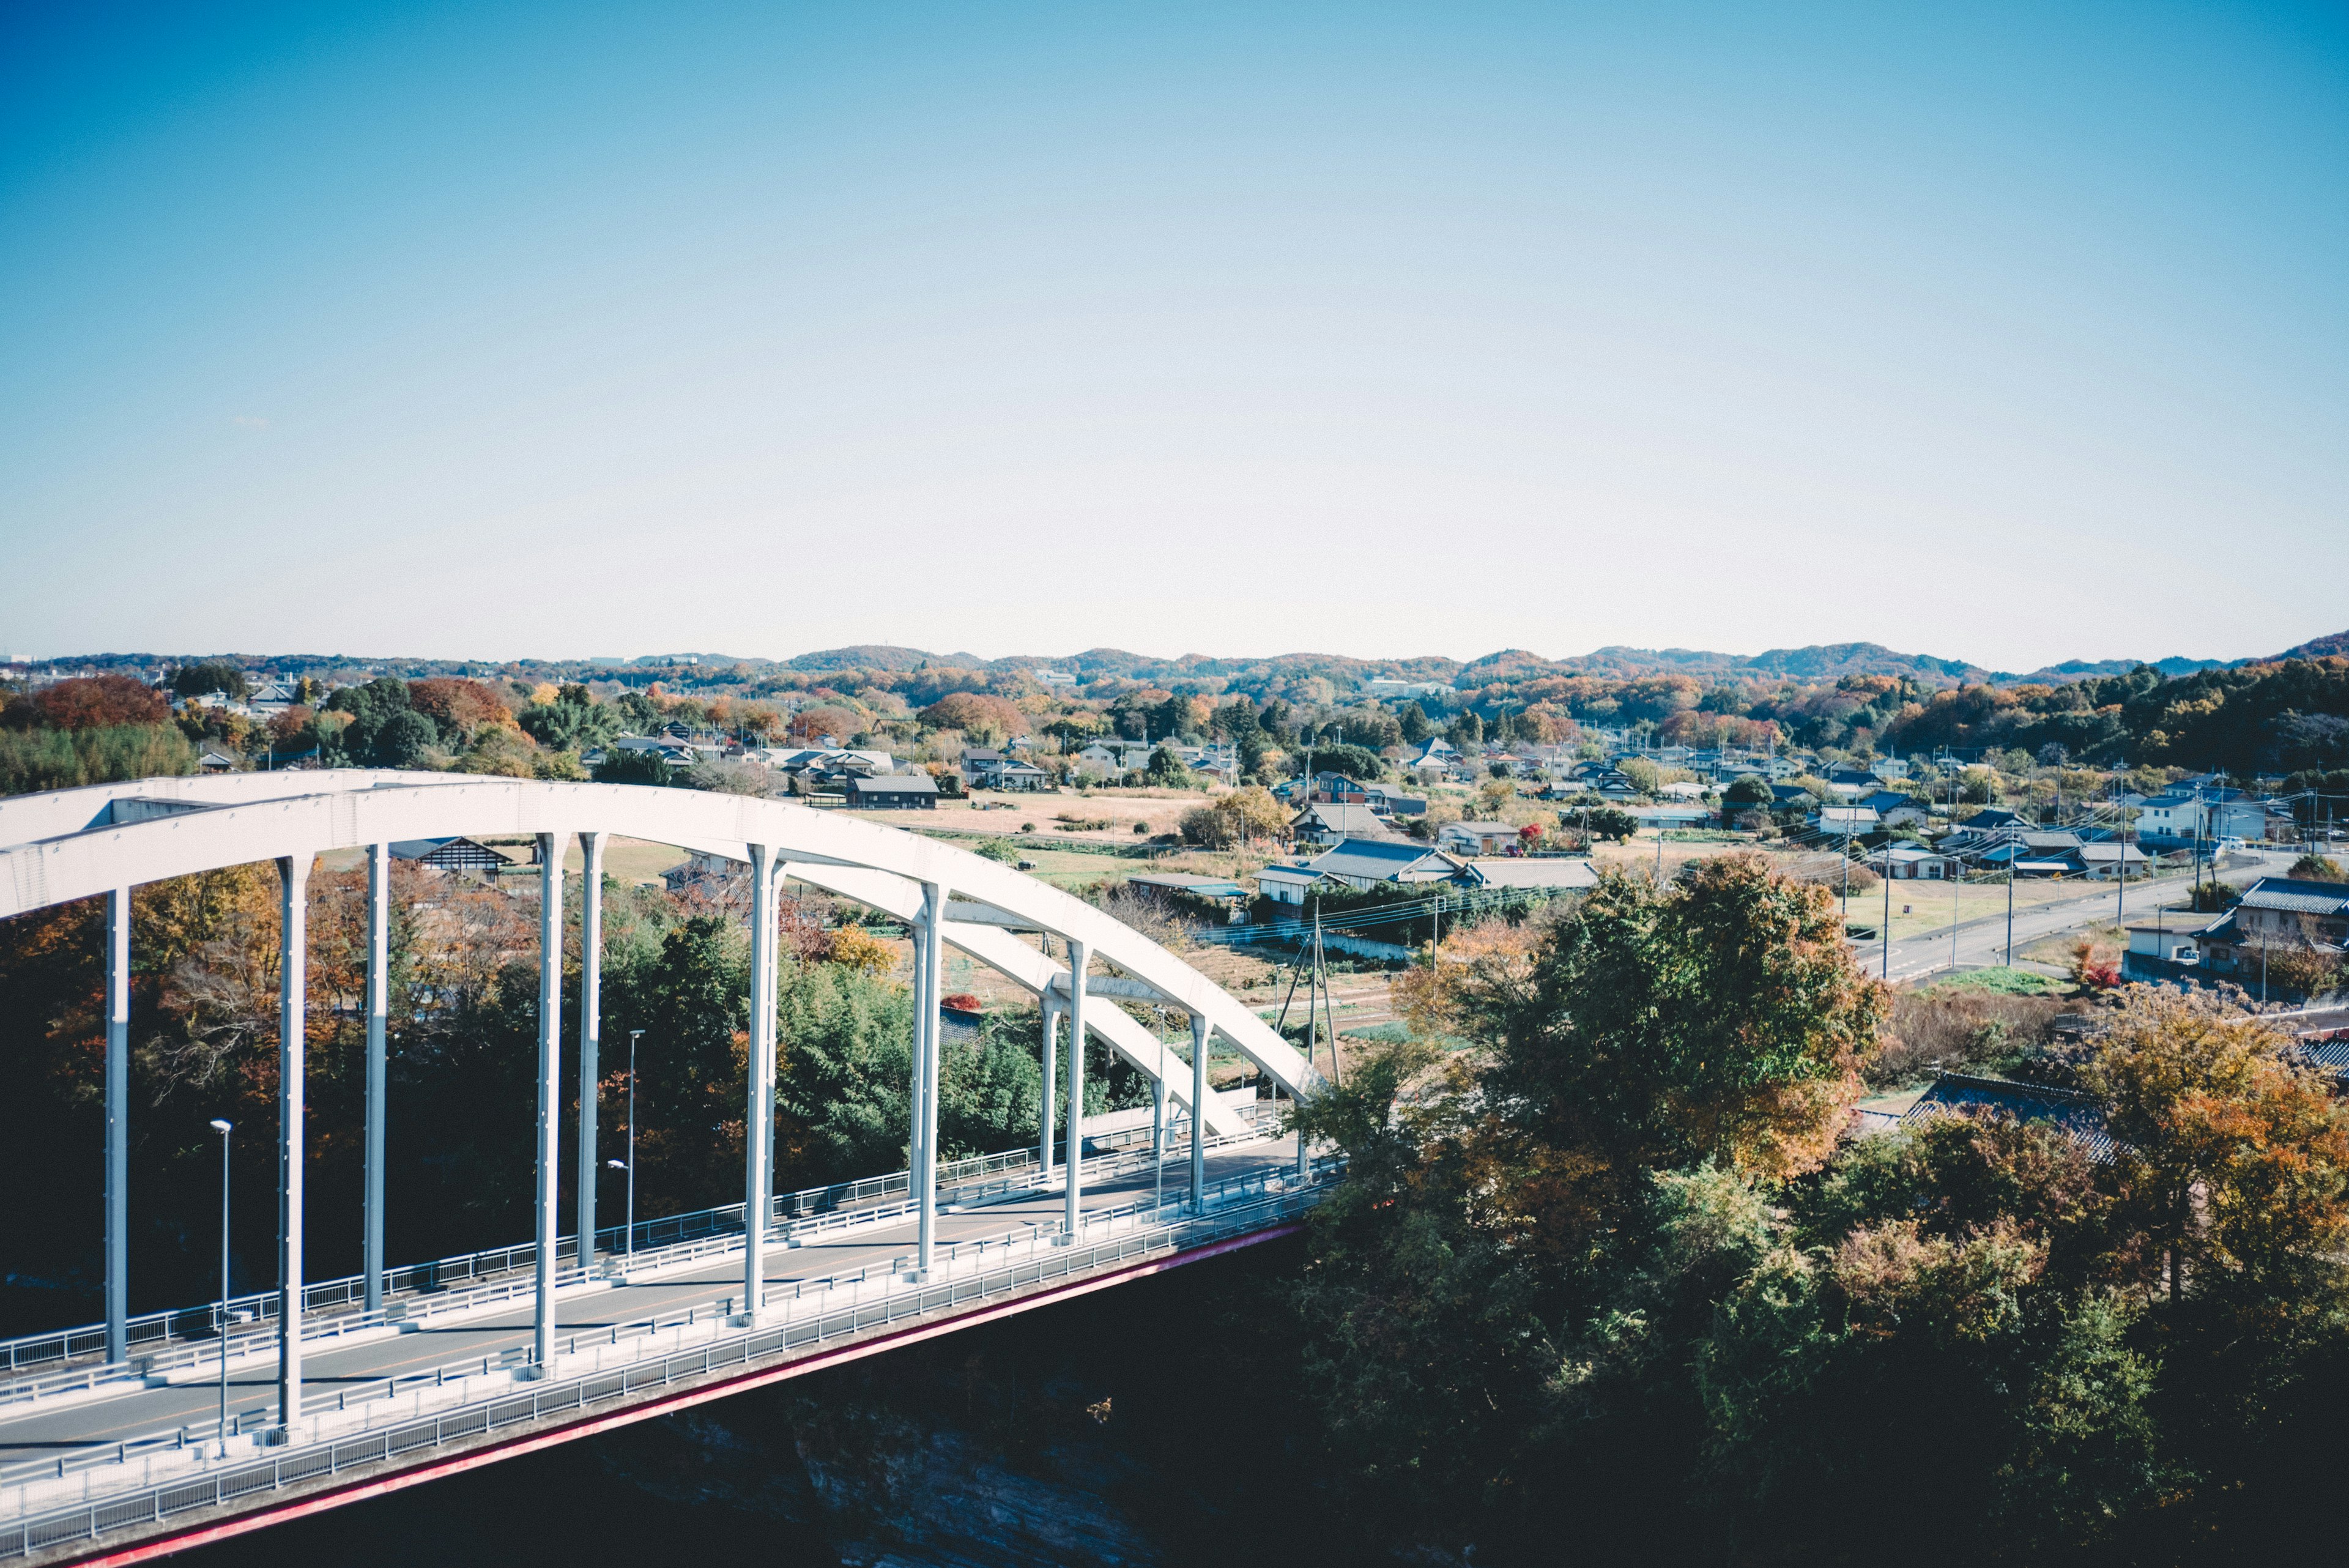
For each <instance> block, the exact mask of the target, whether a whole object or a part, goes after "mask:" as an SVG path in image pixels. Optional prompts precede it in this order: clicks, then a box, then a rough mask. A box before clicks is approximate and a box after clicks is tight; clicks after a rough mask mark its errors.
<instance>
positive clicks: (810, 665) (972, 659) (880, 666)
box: [782, 642, 992, 674]
mask: <svg viewBox="0 0 2349 1568" xmlns="http://www.w3.org/2000/svg"><path fill="white" fill-rule="evenodd" d="M782 662H783V668H784V669H786V670H805V671H808V672H809V673H812V674H813V673H821V672H822V671H823V670H919V669H921V668H922V666H924V665H925V664H950V665H953V666H954V667H955V668H956V669H957V670H987V669H991V668H992V666H991V665H990V663H989V662H988V660H987V659H981V658H980V657H979V656H978V655H977V654H976V653H924V652H923V651H922V650H921V649H918V648H898V647H895V646H894V645H892V644H890V643H885V642H860V643H858V644H857V645H856V646H855V647H854V648H827V649H823V650H822V651H821V652H817V653H802V654H801V655H800V656H799V657H798V658H796V659H784V660H783V661H782Z"/></svg>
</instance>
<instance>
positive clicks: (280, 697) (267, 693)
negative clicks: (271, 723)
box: [244, 680, 299, 719]
mask: <svg viewBox="0 0 2349 1568" xmlns="http://www.w3.org/2000/svg"><path fill="white" fill-rule="evenodd" d="M298 696H299V693H298V691H297V690H296V688H295V683H294V682H293V681H291V680H254V681H252V682H251V685H250V687H249V689H248V690H247V691H246V692H245V694H244V705H245V707H246V708H247V709H248V710H249V711H251V712H252V713H253V714H254V717H256V718H262V719H267V718H273V717H274V716H275V715H277V714H279V713H283V712H284V711H285V710H286V709H288V708H291V707H292V706H294V704H295V701H297V699H298Z"/></svg>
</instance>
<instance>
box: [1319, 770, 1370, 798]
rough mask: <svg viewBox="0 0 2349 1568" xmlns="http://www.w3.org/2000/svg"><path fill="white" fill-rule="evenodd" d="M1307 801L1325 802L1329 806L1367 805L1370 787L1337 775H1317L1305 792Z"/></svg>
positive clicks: (1343, 775) (1342, 775)
mask: <svg viewBox="0 0 2349 1568" xmlns="http://www.w3.org/2000/svg"><path fill="white" fill-rule="evenodd" d="M1305 798H1306V799H1307V800H1316V801H1325V802H1327V803H1329V804H1330V805H1370V804H1371V787H1370V785H1368V784H1362V783H1361V782H1360V781H1358V780H1355V779H1351V778H1349V777H1347V776H1346V775H1345V774H1339V773H1326V772H1325V773H1318V774H1314V775H1313V779H1312V783H1311V784H1310V785H1309V787H1308V788H1307V790H1306V792H1305Z"/></svg>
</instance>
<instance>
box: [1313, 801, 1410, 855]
mask: <svg viewBox="0 0 2349 1568" xmlns="http://www.w3.org/2000/svg"><path fill="white" fill-rule="evenodd" d="M1288 832H1289V836H1290V837H1292V838H1293V839H1295V840H1296V841H1297V842H1298V843H1299V844H1300V845H1315V846H1328V845H1333V844H1336V843H1338V842H1340V840H1342V839H1347V838H1363V839H1371V838H1392V837H1393V836H1394V833H1393V830H1392V827H1391V826H1389V825H1388V823H1387V821H1386V819H1385V818H1383V817H1381V816H1380V815H1378V813H1376V812H1374V811H1372V810H1371V807H1370V806H1369V805H1367V804H1363V805H1341V804H1339V803H1337V802H1332V801H1326V800H1317V801H1309V802H1308V803H1307V804H1306V805H1305V808H1304V809H1303V810H1302V811H1299V813H1298V814H1297V815H1295V816H1293V817H1291V818H1290V819H1289V823H1288Z"/></svg>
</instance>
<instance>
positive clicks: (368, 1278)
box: [359, 844, 391, 1312]
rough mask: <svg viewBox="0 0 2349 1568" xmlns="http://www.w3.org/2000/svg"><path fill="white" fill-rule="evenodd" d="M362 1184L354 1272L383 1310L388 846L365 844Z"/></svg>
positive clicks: (372, 1304)
mask: <svg viewBox="0 0 2349 1568" xmlns="http://www.w3.org/2000/svg"><path fill="white" fill-rule="evenodd" d="M390 1022H391V846H390V845H388V844H370V845H368V846H367V1090H366V1100H367V1143H366V1155H365V1159H366V1188H365V1190H364V1191H363V1192H362V1193H361V1195H360V1198H359V1206H360V1215H359V1253H360V1256H359V1272H360V1273H361V1275H362V1276H364V1280H365V1283H364V1285H363V1287H362V1288H363V1290H364V1292H365V1294H366V1300H367V1311H369V1312H381V1311H382V1310H383V1178H384V1165H383V1160H384V1147H383V1146H384V1093H385V1076H386V1064H385V1050H386V1044H385V1035H386V1032H387V1031H388V1029H389V1027H390Z"/></svg>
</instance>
